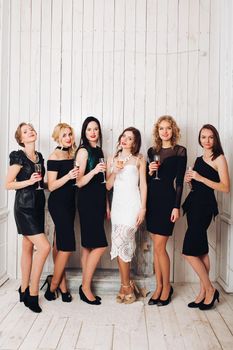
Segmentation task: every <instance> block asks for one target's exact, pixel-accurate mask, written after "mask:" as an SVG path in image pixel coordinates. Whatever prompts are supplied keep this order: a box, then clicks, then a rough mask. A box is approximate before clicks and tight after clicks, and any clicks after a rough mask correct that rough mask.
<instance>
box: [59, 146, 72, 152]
mask: <svg viewBox="0 0 233 350" xmlns="http://www.w3.org/2000/svg"><path fill="white" fill-rule="evenodd" d="M56 149H60V150H61V151H66V152H68V151H69V150H70V147H62V146H57V147H56Z"/></svg>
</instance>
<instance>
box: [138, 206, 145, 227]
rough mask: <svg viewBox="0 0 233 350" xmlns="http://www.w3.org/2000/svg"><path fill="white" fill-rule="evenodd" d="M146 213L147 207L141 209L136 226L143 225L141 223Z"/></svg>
mask: <svg viewBox="0 0 233 350" xmlns="http://www.w3.org/2000/svg"><path fill="white" fill-rule="evenodd" d="M145 215H146V209H143V208H142V209H140V211H139V213H138V217H137V221H136V226H137V227H139V226H140V225H141V223H142V222H143V220H144V219H145Z"/></svg>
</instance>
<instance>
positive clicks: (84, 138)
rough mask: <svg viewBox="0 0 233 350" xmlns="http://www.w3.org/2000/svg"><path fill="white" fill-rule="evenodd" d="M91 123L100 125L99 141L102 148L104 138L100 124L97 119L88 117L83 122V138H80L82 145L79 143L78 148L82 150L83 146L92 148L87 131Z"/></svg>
mask: <svg viewBox="0 0 233 350" xmlns="http://www.w3.org/2000/svg"><path fill="white" fill-rule="evenodd" d="M91 122H95V123H96V124H97V125H98V128H99V140H98V141H99V145H100V147H101V148H102V142H103V137H102V131H101V126H100V122H99V120H98V119H97V118H95V117H92V116H90V117H87V118H86V119H85V120H84V122H83V125H82V131H81V138H80V143H79V147H78V148H80V147H81V146H85V147H88V146H90V143H89V141H88V139H87V137H86V129H87V126H88V124H89V123H91Z"/></svg>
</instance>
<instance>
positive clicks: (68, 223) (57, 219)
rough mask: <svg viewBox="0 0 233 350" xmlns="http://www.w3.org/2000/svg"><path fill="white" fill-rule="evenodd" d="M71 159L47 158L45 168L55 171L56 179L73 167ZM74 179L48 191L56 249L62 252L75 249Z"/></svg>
mask: <svg viewBox="0 0 233 350" xmlns="http://www.w3.org/2000/svg"><path fill="white" fill-rule="evenodd" d="M73 163H74V160H73V159H64V160H48V162H47V170H48V171H56V172H57V179H60V178H61V177H63V176H64V175H66V174H67V173H68V172H69V171H70V170H71V169H73ZM74 184H75V180H69V181H67V182H66V183H65V184H64V185H63V186H61V187H59V188H57V189H56V190H54V191H53V192H51V193H50V195H49V199H48V208H49V212H50V215H51V217H52V219H53V222H54V225H55V232H56V244H57V249H58V250H60V251H64V252H72V251H75V232H74V219H75V190H76V186H73V185H74Z"/></svg>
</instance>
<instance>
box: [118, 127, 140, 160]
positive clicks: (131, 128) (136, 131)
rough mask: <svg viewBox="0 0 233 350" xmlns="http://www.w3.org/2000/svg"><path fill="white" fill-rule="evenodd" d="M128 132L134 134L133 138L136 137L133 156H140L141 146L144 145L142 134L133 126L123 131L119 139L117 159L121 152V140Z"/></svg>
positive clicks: (132, 151)
mask: <svg viewBox="0 0 233 350" xmlns="http://www.w3.org/2000/svg"><path fill="white" fill-rule="evenodd" d="M126 131H131V132H132V133H133V136H134V142H133V147H132V150H131V153H132V155H133V156H136V155H138V153H139V151H140V148H141V144H142V139H141V133H140V131H139V130H138V129H136V128H134V127H133V126H130V127H128V128H126V129H125V130H123V131H122V133H121V134H120V136H119V137H118V141H117V152H116V155H115V157H117V156H118V154H119V153H120V152H121V148H120V141H121V138H122V136H123V135H124V133H125V132H126Z"/></svg>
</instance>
